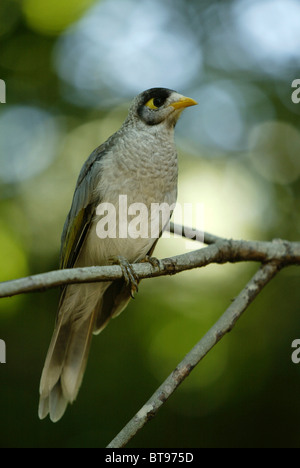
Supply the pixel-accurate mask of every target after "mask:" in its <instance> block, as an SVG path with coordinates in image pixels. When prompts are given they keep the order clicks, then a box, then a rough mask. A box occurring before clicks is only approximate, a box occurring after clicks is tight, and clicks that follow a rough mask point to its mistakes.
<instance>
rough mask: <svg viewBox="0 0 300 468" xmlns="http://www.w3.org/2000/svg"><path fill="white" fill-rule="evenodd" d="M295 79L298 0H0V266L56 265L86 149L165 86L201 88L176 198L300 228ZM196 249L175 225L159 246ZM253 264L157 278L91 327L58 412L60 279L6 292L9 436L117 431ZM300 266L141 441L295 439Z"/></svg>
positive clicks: (25, 440)
mask: <svg viewBox="0 0 300 468" xmlns="http://www.w3.org/2000/svg"><path fill="white" fill-rule="evenodd" d="M296 78H300V2H299V1H298V0H251V1H248V0H228V1H226V0H222V1H216V0H172V1H171V0H165V1H164V2H161V1H158V0H97V1H96V0H76V1H74V0H22V1H21V0H1V2H0V79H2V80H4V81H5V82H6V104H0V258H1V261H0V281H6V280H10V279H14V278H18V277H22V276H27V275H29V274H36V273H41V272H46V271H49V270H53V269H56V268H57V267H58V261H59V248H60V235H61V231H62V227H63V223H64V221H65V218H66V215H67V213H68V210H69V208H70V204H71V199H72V195H73V191H74V187H75V183H76V179H77V176H78V174H79V171H80V168H81V166H82V164H83V162H84V161H85V159H86V158H87V157H88V156H89V154H90V153H91V151H92V150H93V149H94V148H95V147H96V146H98V145H99V144H100V143H102V142H103V141H104V140H105V139H106V138H107V137H108V136H109V135H110V134H112V133H113V132H114V131H116V130H117V129H118V128H119V126H120V125H121V123H122V121H123V120H124V118H125V116H126V114H127V109H128V106H129V103H130V101H131V99H132V98H133V97H134V96H135V95H136V94H138V93H140V92H141V91H143V90H145V89H147V88H149V87H155V86H162V87H168V88H173V89H175V90H177V91H178V92H180V93H182V94H185V95H188V96H191V97H193V98H194V99H196V100H197V101H198V102H199V105H198V106H197V107H194V108H191V109H188V110H187V111H186V112H185V113H184V114H183V116H182V118H181V120H180V122H179V123H178V126H177V129H176V142H177V146H178V152H179V167H180V178H179V201H180V202H181V203H194V204H196V203H201V204H202V206H203V213H204V217H203V220H202V222H201V224H203V225H202V226H199V225H198V226H197V227H199V228H204V229H205V230H207V231H208V232H212V233H214V234H216V235H219V236H228V237H232V238H244V239H260V240H271V239H273V238H278V237H280V238H286V239H288V240H291V241H297V240H299V235H300V210H299V201H300V180H299V176H300V156H299V148H300V132H299V117H300V104H295V103H293V102H292V100H291V95H292V92H293V91H294V90H293V88H292V87H291V85H292V81H293V80H294V79H296ZM184 222H185V223H186V224H189V225H191V224H195V222H194V220H193V219H184ZM199 245H200V246H201V244H193V245H192V248H199ZM190 248H191V245H190V244H187V243H186V242H185V241H183V240H182V239H178V238H175V239H174V238H173V239H167V238H165V239H162V240H161V241H160V243H159V247H158V248H157V251H156V256H158V257H166V256H170V255H175V254H179V253H183V252H185V251H187V249H190ZM256 268H257V265H253V264H240V265H222V266H209V267H207V268H205V269H202V270H199V271H192V272H187V273H183V274H180V275H177V276H175V277H170V278H156V279H151V280H147V281H144V282H143V283H142V285H141V288H140V292H139V294H138V296H137V298H136V299H135V300H134V301H131V303H130V305H129V307H128V308H127V310H126V311H125V312H124V313H123V314H122V315H121V316H120V317H119V318H118V319H117V320H113V321H112V322H111V323H110V325H109V326H108V327H107V328H106V330H105V331H104V332H103V333H102V334H101V335H100V336H99V337H96V338H95V339H94V340H93V343H92V349H91V354H90V358H89V362H88V367H87V372H86V375H85V379H84V382H83V385H82V388H81V391H80V393H79V397H78V400H77V402H76V404H74V405H73V406H72V407H71V408H69V409H68V411H67V413H66V415H65V416H64V418H63V419H62V420H61V422H59V423H58V424H56V425H53V424H52V423H50V422H49V421H48V420H46V421H42V422H41V421H39V420H38V417H37V406H38V388H39V379H40V374H41V370H42V367H43V363H44V359H45V355H46V351H47V348H48V345H49V342H50V338H51V335H52V331H53V325H54V320H55V314H56V307H57V302H58V296H59V291H58V290H51V291H47V292H43V293H36V294H30V295H23V296H19V297H15V298H11V299H1V300H0V338H1V339H3V340H5V342H6V347H7V363H6V364H2V365H0V446H1V447H104V446H105V445H106V444H107V443H108V442H109V441H110V440H111V439H112V438H113V437H114V436H115V435H116V434H117V432H118V431H119V430H120V429H121V428H122V427H123V425H124V424H125V423H127V422H128V420H129V419H131V417H132V416H133V415H134V414H135V413H136V411H138V410H139V409H140V408H141V406H142V405H143V404H144V403H145V402H146V401H147V400H148V398H149V397H150V396H151V395H152V393H153V392H154V391H155V389H156V388H157V387H158V386H159V385H160V383H161V382H162V380H163V379H165V378H166V377H167V376H168V375H169V374H170V372H171V371H172V370H173V369H174V368H175V367H176V365H177V363H178V362H179V361H180V360H181V359H182V358H183V357H184V356H185V354H186V353H187V352H188V351H189V350H190V349H191V348H192V347H193V346H194V344H195V343H196V342H197V341H198V340H199V339H200V338H201V337H202V336H203V335H204V334H205V333H206V331H207V330H208V329H209V328H210V326H212V325H213V323H214V322H215V321H216V320H217V318H218V317H219V316H220V315H221V314H222V313H223V312H224V311H225V309H226V308H227V307H228V305H229V304H230V301H231V299H232V298H233V297H235V296H236V295H237V294H238V293H239V291H240V290H241V288H242V287H243V286H244V285H245V284H246V282H247V281H248V280H249V279H250V277H251V275H252V274H253V273H254V271H255V269H256ZM299 279H300V271H299V268H296V267H295V268H289V269H287V270H286V271H283V272H281V274H280V275H279V276H278V278H276V279H275V280H273V281H272V283H271V284H270V285H269V286H268V287H267V288H266V289H265V290H264V291H263V292H262V293H261V294H260V296H259V297H258V299H257V300H256V301H255V302H254V304H252V306H251V307H250V308H249V309H248V310H247V312H246V313H245V315H244V316H243V318H242V319H241V320H240V322H239V323H238V324H237V326H236V327H235V329H234V330H233V331H232V332H231V333H230V334H229V335H227V336H226V337H225V338H224V339H223V340H222V341H221V342H220V343H219V344H218V345H217V346H216V347H215V348H214V349H213V350H212V352H210V353H209V355H208V356H207V357H206V358H205V360H204V361H203V362H202V363H201V365H199V366H198V367H197V368H196V369H194V371H193V372H192V374H191V375H190V377H189V378H188V379H187V380H186V381H185V382H184V383H183V384H182V385H181V387H180V388H179V389H178V391H177V392H176V393H175V395H173V396H172V397H171V399H170V400H169V401H168V402H167V404H166V405H164V407H163V408H162V409H161V410H160V412H159V414H158V415H157V417H155V418H154V419H153V420H151V422H150V423H149V424H148V425H147V426H146V427H145V428H144V429H143V430H142V431H141V432H140V433H139V434H138V435H137V436H136V437H135V438H134V439H133V440H132V441H131V442H130V444H129V447H151V448H154V447H174V448H179V447H183V448H188V447H299V446H300V428H299V424H298V421H299V417H300V398H299V390H300V365H298V366H297V365H295V364H293V363H292V361H291V354H292V348H291V343H292V341H293V340H294V339H297V338H300V328H299V314H300V289H299Z"/></svg>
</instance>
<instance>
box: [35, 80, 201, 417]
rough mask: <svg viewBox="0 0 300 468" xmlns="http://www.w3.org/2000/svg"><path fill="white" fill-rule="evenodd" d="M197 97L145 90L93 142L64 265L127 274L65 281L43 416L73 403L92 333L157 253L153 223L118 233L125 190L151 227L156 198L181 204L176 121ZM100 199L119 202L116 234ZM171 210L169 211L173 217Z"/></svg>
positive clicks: (43, 389)
mask: <svg viewBox="0 0 300 468" xmlns="http://www.w3.org/2000/svg"><path fill="white" fill-rule="evenodd" d="M195 104H197V103H196V101H194V100H193V99H191V98H187V97H185V96H182V95H181V94H178V93H177V92H175V91H173V90H170V89H166V88H152V89H149V90H147V91H144V92H143V93H141V94H139V95H138V96H137V97H136V98H135V99H134V101H133V103H132V105H131V107H130V109H129V112H128V117H127V119H126V120H125V122H124V123H123V125H122V126H121V128H120V129H119V130H118V131H117V132H116V133H115V134H114V135H112V136H111V137H110V138H109V139H108V140H107V141H106V142H105V143H103V144H102V145H101V146H99V147H98V148H97V149H95V151H94V152H93V153H92V154H91V155H90V157H89V158H88V159H87V161H86V162H85V164H84V166H83V168H82V170H81V172H80V175H79V178H78V181H77V185H76V189H75V193H74V197H73V202H72V206H71V210H70V212H69V214H68V217H67V220H66V223H65V226H64V230H63V234H62V247H61V262H60V267H61V268H78V267H87V266H95V265H108V264H110V263H112V262H117V263H119V264H120V265H121V267H122V269H123V272H124V279H120V280H117V281H113V282H102V283H89V284H77V285H68V286H66V287H64V288H63V290H62V292H61V297H60V302H59V307H58V314H57V319H56V324H55V329H54V333H53V336H52V340H51V343H50V347H49V350H48V354H47V357H46V361H45V365H44V368H43V372H42V377H41V383H40V403H39V417H40V419H43V418H45V417H46V416H47V415H48V414H49V415H50V419H51V420H52V421H53V422H56V421H58V420H59V419H60V418H61V417H62V416H63V414H64V412H65V410H66V407H67V405H68V403H73V402H74V400H75V399H76V397H77V394H78V391H79V388H80V385H81V382H82V379H83V374H84V372H85V368H86V364H87V358H88V353H89V349H90V344H91V338H92V335H93V334H98V333H99V332H101V331H102V330H103V328H104V327H105V326H106V324H107V323H108V321H109V320H110V319H111V318H113V317H116V316H117V315H119V314H120V313H121V312H122V311H123V310H124V308H125V307H126V305H127V304H128V302H129V300H130V297H131V296H132V295H133V293H134V291H136V290H137V284H138V279H137V278H136V277H135V276H134V274H133V273H132V271H131V269H130V264H132V263H136V262H140V261H142V260H144V259H149V258H151V255H152V253H153V250H154V248H155V245H156V242H157V240H158V237H159V236H153V235H152V237H151V232H152V231H150V229H148V231H147V232H148V234H149V233H150V234H149V235H148V236H140V237H137V236H129V235H127V236H124V235H123V233H122V235H120V230H119V228H120V227H121V226H119V219H120V218H119V215H120V210H121V206H120V195H122V196H126V197H127V198H126V200H127V204H128V206H131V205H132V204H135V203H140V204H143V206H145V207H146V208H147V210H148V211H147V215H146V218H147V219H144V221H145V222H147V223H148V224H147V226H148V228H149V226H150V225H151V222H153V221H157V220H153V216H154V215H153V213H152V214H151V206H152V204H159V205H161V204H166V205H165V206H170V207H173V206H174V205H175V203H176V199H177V176H178V167H177V152H176V148H175V145H174V127H175V125H176V122H177V120H178V118H179V116H180V114H181V112H182V110H183V109H184V108H186V107H189V106H193V105H195ZM100 205H101V206H102V207H103V206H104V207H107V206H113V207H114V208H115V212H114V214H115V215H116V216H115V220H116V221H115V223H114V228H115V230H114V232H115V233H116V236H107V237H105V235H103V236H102V235H99V229H98V228H99V222H100V221H101V219H103V213H102V215H101V213H100V211H101V210H100V211H99V206H100ZM121 214H124V213H121ZM101 216H102V218H101ZM156 216H158V215H157V214H156ZM170 216H171V211H169V213H168V215H167V217H168V219H167V222H168V221H169V217H170ZM144 218H145V216H144ZM131 219H132V217H131ZM165 224H166V219H164V220H161V219H160V220H159V221H157V225H158V229H159V233H160V234H161V233H162V231H163V229H164V227H165Z"/></svg>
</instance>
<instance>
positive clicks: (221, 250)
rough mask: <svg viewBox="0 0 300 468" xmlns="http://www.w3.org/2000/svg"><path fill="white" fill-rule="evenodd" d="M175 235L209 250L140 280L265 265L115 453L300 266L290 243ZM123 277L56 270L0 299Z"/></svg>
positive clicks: (0, 289) (186, 232)
mask: <svg viewBox="0 0 300 468" xmlns="http://www.w3.org/2000/svg"><path fill="white" fill-rule="evenodd" d="M169 231H170V232H172V233H174V234H178V235H180V236H183V237H187V238H189V239H194V240H201V241H203V243H204V244H207V247H205V248H201V249H198V250H194V251H193V252H187V253H185V254H182V255H177V256H175V257H171V258H165V259H163V260H160V261H159V264H158V265H155V266H153V265H152V264H151V263H149V262H145V263H138V264H133V265H132V268H133V270H134V271H135V273H136V275H137V276H138V277H139V278H140V279H144V278H150V277H156V276H163V275H173V274H176V273H179V272H181V271H185V270H190V269H193V268H200V267H204V266H206V265H209V264H211V263H219V264H223V263H226V262H231V263H236V262H243V261H254V262H260V263H261V264H262V266H261V268H260V269H259V270H258V272H257V273H256V274H255V275H254V277H253V278H252V279H251V281H250V282H249V283H248V284H247V285H246V287H245V288H244V289H243V290H242V291H241V293H240V294H239V295H238V296H237V297H236V299H235V300H234V301H233V302H232V304H231V305H230V306H229V308H228V309H227V310H226V312H225V313H224V314H223V315H222V316H221V318H220V319H219V320H218V321H217V322H216V323H215V324H214V325H213V327H212V328H211V329H210V330H209V331H208V332H207V333H206V335H205V336H204V337H203V338H202V339H201V340H200V341H199V343H197V345H196V346H195V347H194V348H193V349H192V350H191V351H190V352H189V353H188V354H187V355H186V357H185V358H184V359H183V360H182V361H181V362H180V364H179V365H178V366H177V367H176V369H175V370H174V371H173V372H172V374H171V375H170V376H169V377H168V378H167V379H166V381H165V382H164V383H163V384H162V385H161V386H160V387H159V389H158V390H157V391H156V392H155V393H154V394H153V396H152V397H151V398H150V399H149V401H148V402H147V403H146V404H145V405H144V406H143V407H142V409H141V410H140V411H139V412H138V413H137V414H136V415H135V416H134V418H133V419H132V420H131V421H130V422H129V423H128V424H127V425H126V426H125V427H124V429H122V431H121V432H120V433H119V434H118V435H117V436H116V438H115V439H114V440H113V441H112V442H111V443H110V444H109V445H108V447H110V448H117V447H123V446H124V445H125V444H126V443H127V442H128V441H129V440H130V439H131V438H132V437H133V436H134V435H135V434H136V433H137V432H138V431H139V430H140V429H141V428H142V427H143V426H144V425H145V424H146V423H147V422H148V421H149V420H150V419H151V418H152V417H153V416H154V415H155V414H156V413H157V411H158V409H159V408H160V407H161V406H162V404H163V403H165V401H166V400H167V399H168V398H169V397H170V395H171V394H172V393H173V392H174V391H175V390H176V388H177V387H178V385H180V383H181V382H182V381H183V380H184V379H185V378H186V377H187V376H188V375H189V374H190V372H191V371H192V369H193V368H194V367H195V366H196V365H197V364H198V363H199V362H200V361H201V360H202V359H203V358H204V356H206V354H207V353H208V352H209V351H210V350H211V349H212V348H213V346H215V344H216V343H218V341H219V340H220V339H221V338H222V337H223V336H224V335H225V334H226V333H227V332H229V331H230V330H231V329H232V328H233V327H234V325H235V323H236V321H237V320H238V319H239V318H240V316H241V315H242V313H243V312H244V311H245V310H246V309H247V307H248V306H249V304H250V303H251V302H252V301H253V300H254V299H255V298H256V296H257V295H258V294H259V292H260V291H261V290H262V289H263V288H264V286H265V285H266V284H267V283H268V282H269V281H270V280H271V279H272V278H273V277H274V276H275V275H276V274H277V272H279V270H280V269H281V268H283V267H286V266H289V265H300V242H288V241H284V240H280V239H276V240H274V241H273V242H260V241H244V240H229V239H224V238H221V237H218V236H215V235H212V234H209V233H202V232H200V231H195V230H193V229H190V228H186V227H182V226H178V225H176V224H173V223H171V225H170V229H169ZM122 277H123V273H122V269H121V267H120V266H118V265H109V266H99V267H87V268H74V269H68V270H58V271H51V272H48V273H43V274H39V275H34V276H29V277H26V278H21V279H17V280H13V281H7V282H3V283H0V298H2V297H9V296H14V295H18V294H23V293H29V292H34V291H41V290H46V289H49V288H55V287H58V286H63V285H66V284H78V283H93V282H100V281H114V280H116V279H120V278H122Z"/></svg>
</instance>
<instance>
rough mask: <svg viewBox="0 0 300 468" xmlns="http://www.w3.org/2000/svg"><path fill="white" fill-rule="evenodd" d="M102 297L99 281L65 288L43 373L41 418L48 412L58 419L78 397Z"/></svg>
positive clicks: (51, 416)
mask: <svg viewBox="0 0 300 468" xmlns="http://www.w3.org/2000/svg"><path fill="white" fill-rule="evenodd" d="M96 286H98V288H96ZM101 297H102V292H101V290H100V294H99V285H94V284H88V285H80V286H79V285H76V286H69V287H68V288H67V290H66V291H65V294H64V297H63V299H62V301H61V304H60V309H59V313H58V318H57V323H56V326H55V330H54V333H53V336H52V340H51V343H50V347H49V350H48V354H47V357H46V361H45V365H44V369H43V372H42V377H41V383H40V403H39V417H40V419H44V418H45V417H46V416H47V415H48V414H49V415H50V419H51V421H53V422H57V421H58V420H59V419H60V418H61V417H62V416H63V414H64V412H65V410H66V407H67V405H68V403H72V402H73V401H74V400H75V399H76V397H77V394H78V391H79V388H80V385H81V382H82V378H83V374H84V371H85V367H86V364H87V358H88V353H89V349H90V345H91V339H92V334H93V331H94V326H95V320H96V315H97V305H98V303H99V300H101Z"/></svg>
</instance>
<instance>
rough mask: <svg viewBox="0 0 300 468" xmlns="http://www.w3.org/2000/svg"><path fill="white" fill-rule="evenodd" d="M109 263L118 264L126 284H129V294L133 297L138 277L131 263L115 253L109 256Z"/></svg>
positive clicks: (136, 289) (136, 288) (136, 290)
mask: <svg viewBox="0 0 300 468" xmlns="http://www.w3.org/2000/svg"><path fill="white" fill-rule="evenodd" d="M110 263H112V264H114V265H119V266H120V267H121V269H122V272H123V276H124V279H125V282H126V284H127V286H130V295H131V297H132V298H133V299H134V293H136V292H138V290H139V288H138V284H139V278H138V276H137V274H136V273H135V271H134V270H133V268H132V266H131V264H130V263H129V262H128V260H127V259H126V258H125V257H122V255H116V256H114V257H111V258H110Z"/></svg>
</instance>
